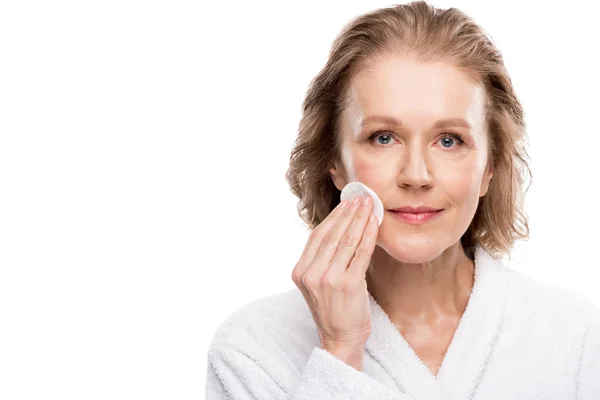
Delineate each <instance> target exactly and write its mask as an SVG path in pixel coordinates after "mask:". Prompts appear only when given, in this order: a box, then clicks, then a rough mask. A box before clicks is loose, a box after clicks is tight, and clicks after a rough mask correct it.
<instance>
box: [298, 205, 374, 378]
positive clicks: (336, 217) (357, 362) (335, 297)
mask: <svg viewBox="0 0 600 400" xmlns="http://www.w3.org/2000/svg"><path fill="white" fill-rule="evenodd" d="M357 200H362V204H361V202H357ZM372 208H373V201H372V200H371V198H369V197H363V198H361V197H355V198H354V199H353V202H352V204H349V203H347V202H346V201H342V202H341V203H340V204H339V205H338V206H337V207H336V208H334V209H333V211H332V212H331V213H330V214H329V215H328V216H327V218H325V220H323V221H322V222H321V223H320V224H319V226H317V227H316V228H315V229H313V231H312V233H311V235H310V237H309V238H308V241H307V243H306V246H305V247H304V251H303V253H302V255H301V257H300V260H299V261H298V263H297V264H296V266H295V267H294V270H293V271H292V280H293V281H294V283H295V284H296V286H298V289H300V291H301V292H302V295H303V296H304V299H305V300H306V302H307V304H308V306H309V308H310V311H311V313H312V316H313V319H314V320H315V323H316V325H317V329H318V331H319V337H320V338H321V346H322V348H323V349H325V350H327V351H329V352H330V353H332V354H333V355H335V356H337V357H338V358H340V359H342V360H343V361H345V362H346V363H348V364H349V365H351V366H353V367H354V368H356V369H358V370H362V354H363V351H364V346H365V344H366V342H367V340H368V338H369V336H370V334H371V313H370V308H369V294H368V292H367V282H366V280H365V276H366V271H367V268H368V267H369V262H370V260H371V255H372V254H373V250H374V249H375V243H376V239H377V233H378V231H379V229H378V228H379V226H378V222H377V218H376V217H373V220H371V221H369V216H370V215H371V210H372Z"/></svg>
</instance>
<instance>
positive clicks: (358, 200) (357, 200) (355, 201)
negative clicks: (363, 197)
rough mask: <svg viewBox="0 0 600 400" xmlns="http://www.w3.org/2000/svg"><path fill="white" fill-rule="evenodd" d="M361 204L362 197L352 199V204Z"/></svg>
mask: <svg viewBox="0 0 600 400" xmlns="http://www.w3.org/2000/svg"><path fill="white" fill-rule="evenodd" d="M359 202H360V196H356V197H355V198H354V199H352V204H358V203H359Z"/></svg>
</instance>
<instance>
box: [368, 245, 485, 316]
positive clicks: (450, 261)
mask: <svg viewBox="0 0 600 400" xmlns="http://www.w3.org/2000/svg"><path fill="white" fill-rule="evenodd" d="M474 271H475V264H474V262H473V260H472V259H471V258H469V257H468V256H467V254H465V251H464V249H463V247H462V244H461V242H460V241H458V242H457V243H456V244H455V245H453V246H451V247H449V248H448V249H446V250H444V252H442V253H441V254H440V255H439V256H438V257H437V258H435V259H434V260H432V261H430V262H428V263H423V264H407V263H403V262H400V261H398V260H396V259H394V258H392V257H391V256H390V255H389V254H388V253H387V252H385V250H383V249H382V248H381V247H379V246H377V247H376V248H375V251H374V253H373V256H372V258H371V265H370V267H369V269H368V270H367V275H366V281H367V290H368V291H369V292H370V293H371V295H372V296H373V298H374V299H375V300H376V301H377V303H378V304H379V305H380V306H381V308H382V309H383V310H384V311H385V312H386V314H387V315H388V316H389V318H390V320H391V321H392V322H394V323H395V324H396V325H398V326H411V325H415V324H419V325H423V324H431V325H434V324H435V323H436V322H437V321H439V320H440V319H447V318H459V319H460V317H461V316H462V314H463V313H464V311H465V309H466V307H467V303H468V301H469V298H470V295H471V290H472V288H473V284H474Z"/></svg>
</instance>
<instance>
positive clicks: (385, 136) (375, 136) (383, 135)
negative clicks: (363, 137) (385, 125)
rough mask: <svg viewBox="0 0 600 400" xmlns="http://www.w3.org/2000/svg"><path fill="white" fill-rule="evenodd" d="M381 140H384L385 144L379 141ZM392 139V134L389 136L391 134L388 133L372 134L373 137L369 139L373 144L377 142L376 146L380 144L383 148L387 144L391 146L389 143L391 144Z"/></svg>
mask: <svg viewBox="0 0 600 400" xmlns="http://www.w3.org/2000/svg"><path fill="white" fill-rule="evenodd" d="M379 138H383V142H382V141H381V140H379ZM392 139H393V138H392V135H390V134H389V133H387V132H375V133H374V134H372V135H371V136H370V137H369V140H370V141H371V142H375V141H376V144H378V145H382V146H385V145H386V144H389V142H390V141H391V140H392Z"/></svg>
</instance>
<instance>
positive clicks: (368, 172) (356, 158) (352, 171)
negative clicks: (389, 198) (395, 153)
mask: <svg viewBox="0 0 600 400" xmlns="http://www.w3.org/2000/svg"><path fill="white" fill-rule="evenodd" d="M344 165H345V166H346V167H347V169H346V170H347V173H348V181H349V182H351V181H359V182H365V183H367V182H368V183H370V184H375V183H376V182H389V180H390V179H394V174H395V172H396V171H395V169H394V168H390V166H393V165H394V163H393V161H392V160H390V158H389V157H382V156H378V157H372V156H368V155H364V154H361V153H360V152H359V151H356V152H351V151H348V152H347V153H346V154H345V157H344Z"/></svg>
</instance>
